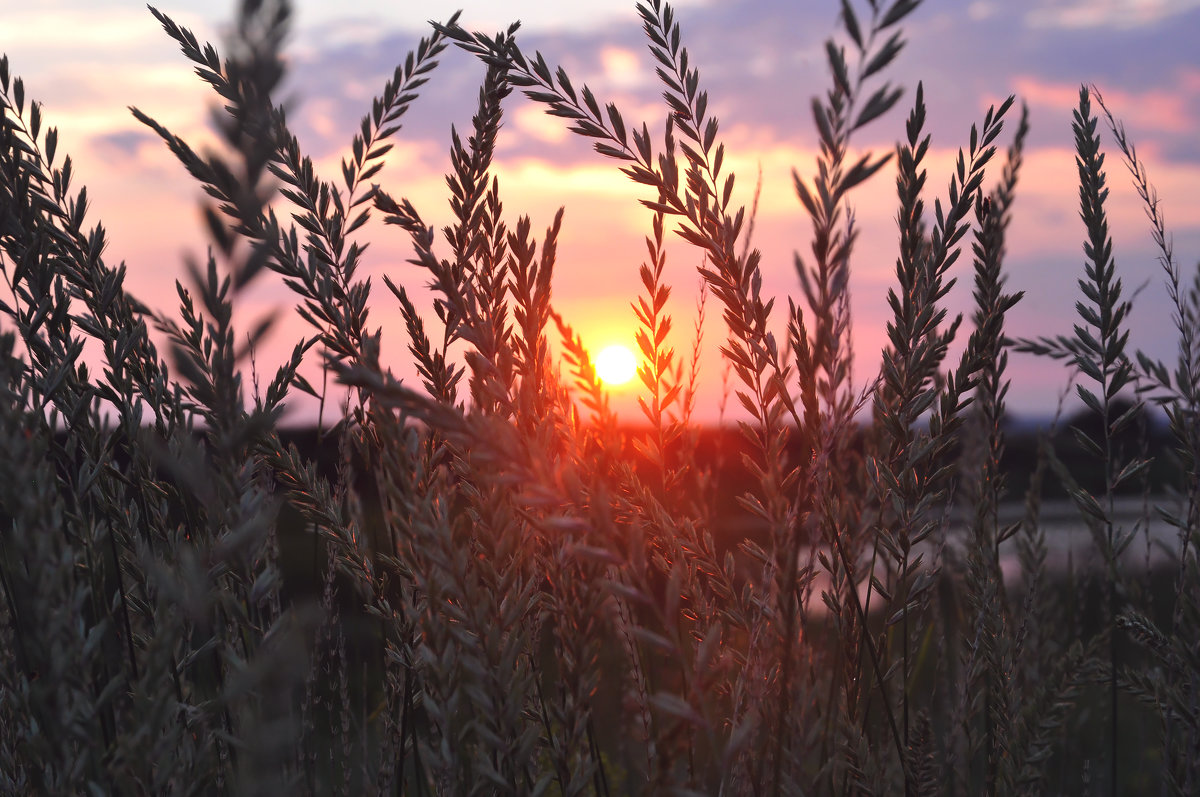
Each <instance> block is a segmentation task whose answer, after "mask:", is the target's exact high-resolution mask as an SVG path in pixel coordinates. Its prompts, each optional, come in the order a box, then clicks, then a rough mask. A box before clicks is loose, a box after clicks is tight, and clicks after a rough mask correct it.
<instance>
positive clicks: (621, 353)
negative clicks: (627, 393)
mask: <svg viewBox="0 0 1200 797" xmlns="http://www.w3.org/2000/svg"><path fill="white" fill-rule="evenodd" d="M595 365H596V376H598V377H600V379H601V381H603V382H604V383H605V384H608V385H623V384H625V383H626V382H628V381H629V380H630V379H633V376H634V374H636V373H637V359H636V358H635V357H634V356H633V352H631V351H630V350H629V349H628V348H627V347H625V346H622V345H620V344H614V345H612V346H608V347H607V348H605V349H603V350H601V352H600V353H599V354H597V355H596V361H595Z"/></svg>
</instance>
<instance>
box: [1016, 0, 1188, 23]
mask: <svg viewBox="0 0 1200 797" xmlns="http://www.w3.org/2000/svg"><path fill="white" fill-rule="evenodd" d="M1197 8H1200V0H1074V1H1072V2H1058V3H1051V4H1048V6H1046V5H1044V6H1042V7H1039V8H1035V9H1032V10H1030V11H1028V12H1026V14H1025V21H1026V24H1028V25H1029V26H1030V27H1032V28H1066V29H1080V28H1117V29H1128V28H1144V27H1150V26H1154V25H1157V24H1159V23H1160V22H1164V21H1166V20H1168V19H1171V18H1173V17H1176V16H1179V15H1181V14H1186V13H1187V12H1189V11H1193V10H1195V9H1197Z"/></svg>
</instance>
